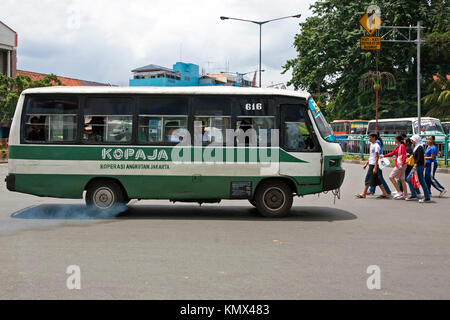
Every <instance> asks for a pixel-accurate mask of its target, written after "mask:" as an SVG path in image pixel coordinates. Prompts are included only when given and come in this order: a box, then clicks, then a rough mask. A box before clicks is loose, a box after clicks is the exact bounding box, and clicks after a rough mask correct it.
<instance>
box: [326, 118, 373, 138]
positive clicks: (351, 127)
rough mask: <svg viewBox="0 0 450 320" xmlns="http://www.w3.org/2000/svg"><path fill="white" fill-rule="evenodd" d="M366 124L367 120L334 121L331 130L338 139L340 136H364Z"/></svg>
mask: <svg viewBox="0 0 450 320" xmlns="http://www.w3.org/2000/svg"><path fill="white" fill-rule="evenodd" d="M368 124H369V121H368V120H334V121H333V122H331V128H333V132H334V135H335V136H336V138H337V139H339V137H340V136H345V137H347V136H348V135H349V134H358V135H359V134H366V131H367V126H368Z"/></svg>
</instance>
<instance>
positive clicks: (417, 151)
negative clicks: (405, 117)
mask: <svg viewBox="0 0 450 320" xmlns="http://www.w3.org/2000/svg"><path fill="white" fill-rule="evenodd" d="M411 142H412V143H413V145H414V150H413V156H414V168H413V169H412V170H411V172H410V173H409V175H408V177H407V178H406V182H408V184H409V188H410V189H411V196H410V197H408V198H407V199H406V201H412V200H417V199H418V198H417V194H416V190H415V189H414V187H413V184H412V183H411V177H412V176H413V175H414V173H417V177H418V178H419V183H420V186H421V187H422V189H423V194H424V198H423V199H420V200H419V202H421V203H426V202H430V191H429V190H428V187H427V184H426V182H425V177H424V175H423V173H424V169H425V150H424V148H423V145H422V138H421V137H420V136H419V135H414V136H412V137H411Z"/></svg>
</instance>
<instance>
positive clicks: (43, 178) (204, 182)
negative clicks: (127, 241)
mask: <svg viewBox="0 0 450 320" xmlns="http://www.w3.org/2000/svg"><path fill="white" fill-rule="evenodd" d="M93 178H110V179H115V180H117V181H119V182H120V183H121V184H122V185H123V187H124V188H125V190H126V192H127V194H128V196H129V197H130V198H133V199H174V200H182V199H228V198H229V197H230V190H231V189H230V187H231V182H240V181H246V182H252V193H253V192H254V191H255V189H256V186H257V185H258V183H259V182H260V181H261V180H263V179H266V178H271V177H256V176H249V177H246V176H234V177H223V176H200V177H199V176H195V177H193V176H131V175H122V176H120V175H67V174H60V175H56V174H49V175H39V174H15V179H16V181H15V182H16V191H17V192H22V193H27V194H33V195H37V196H46V197H54V198H69V199H81V198H82V195H83V190H84V188H85V187H86V185H87V184H88V183H89V181H91V180H92V179H93ZM274 178H283V177H274ZM284 178H287V179H290V180H291V181H292V182H294V183H296V184H297V191H298V194H300V195H303V194H309V193H318V192H321V190H322V184H321V179H320V177H308V176H305V177H284Z"/></svg>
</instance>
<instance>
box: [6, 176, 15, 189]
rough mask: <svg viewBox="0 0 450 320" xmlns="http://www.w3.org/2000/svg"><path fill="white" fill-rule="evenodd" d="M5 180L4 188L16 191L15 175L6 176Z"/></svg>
mask: <svg viewBox="0 0 450 320" xmlns="http://www.w3.org/2000/svg"><path fill="white" fill-rule="evenodd" d="M5 181H6V188H7V189H8V190H9V191H16V176H14V175H9V176H7V177H6V179H5Z"/></svg>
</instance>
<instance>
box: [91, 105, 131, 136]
mask: <svg viewBox="0 0 450 320" xmlns="http://www.w3.org/2000/svg"><path fill="white" fill-rule="evenodd" d="M132 101H133V100H132V99H131V98H122V97H101V98H97V97H95V98H87V99H86V107H85V110H84V133H83V142H85V143H93V144H95V143H103V142H109V143H112V142H115V143H126V142H129V141H131V138H132V128H133V103H132Z"/></svg>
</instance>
